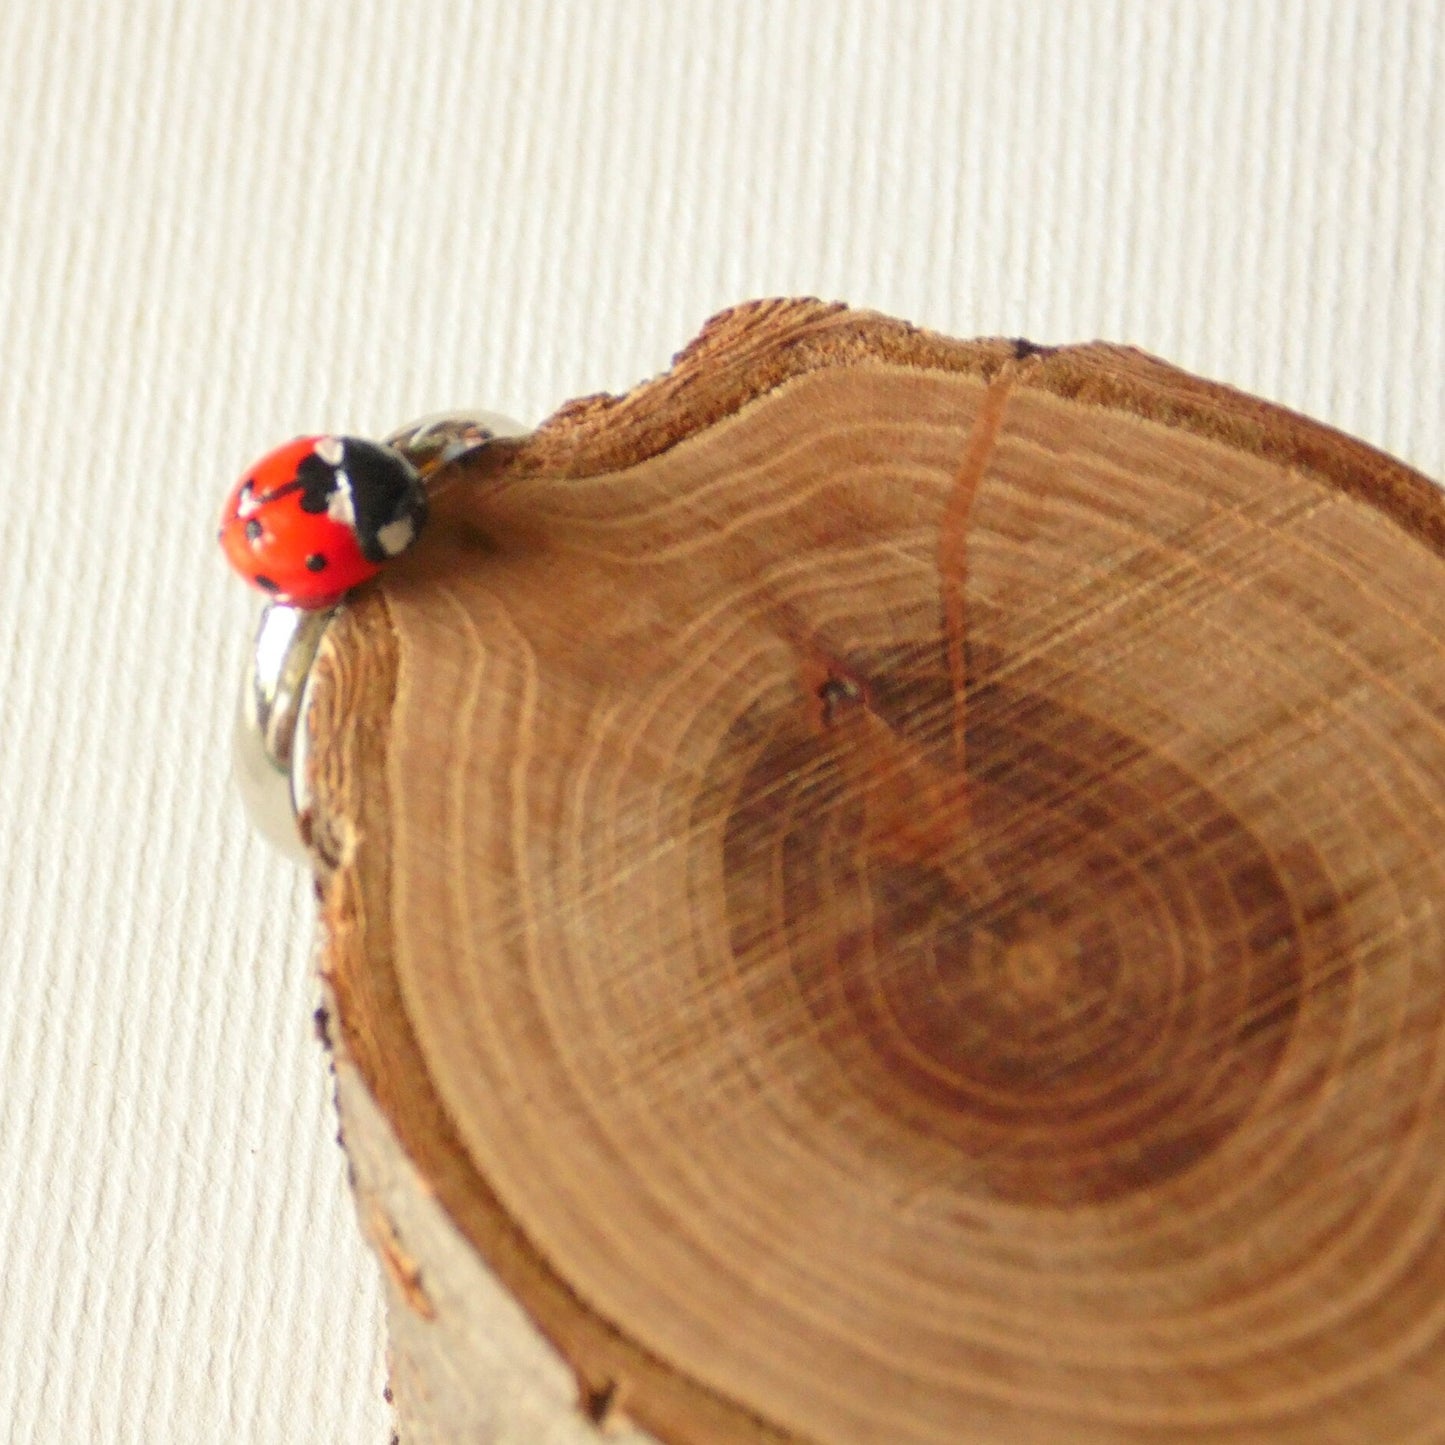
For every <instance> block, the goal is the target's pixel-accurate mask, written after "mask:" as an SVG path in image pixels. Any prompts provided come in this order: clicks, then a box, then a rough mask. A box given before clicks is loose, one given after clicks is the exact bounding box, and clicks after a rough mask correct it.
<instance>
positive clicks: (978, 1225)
mask: <svg viewBox="0 0 1445 1445" xmlns="http://www.w3.org/2000/svg"><path fill="white" fill-rule="evenodd" d="M1442 546H1445V508H1442V505H1441V502H1440V498H1439V496H1438V494H1437V492H1436V491H1435V489H1434V488H1433V487H1432V486H1431V484H1430V483H1429V482H1428V481H1426V479H1424V478H1422V477H1420V476H1418V475H1417V474H1414V473H1411V472H1410V471H1408V469H1406V468H1404V467H1402V466H1400V465H1398V464H1397V463H1394V462H1392V461H1390V460H1389V459H1388V458H1385V457H1383V456H1381V455H1379V454H1378V453H1375V452H1373V451H1371V450H1369V449H1368V448H1366V447H1364V446H1362V445H1360V444H1358V443H1355V442H1352V441H1349V440H1348V439H1346V438H1344V437H1341V436H1340V435H1338V434H1337V433H1333V432H1330V431H1329V430H1328V429H1326V428H1323V427H1320V426H1318V425H1315V424H1313V423H1310V422H1307V421H1304V420H1303V419H1301V418H1298V417H1294V416H1292V415H1290V414H1288V413H1285V412H1282V411H1280V410H1278V409H1277V408H1273V407H1270V406H1268V405H1266V404H1264V403H1262V402H1257V401H1254V400H1252V399H1249V398H1245V397H1242V396H1240V395H1238V394H1237V393H1233V392H1230V391H1228V390H1227V389H1225V388H1221V387H1217V386H1213V385H1210V384H1209V383H1205V382H1201V381H1198V380H1196V379H1194V378H1190V377H1187V376H1184V375H1183V374H1181V373H1179V372H1177V371H1175V370H1173V369H1172V368H1169V367H1167V366H1165V365H1164V364H1162V363H1159V362H1156V361H1154V360H1152V359H1150V358H1147V357H1144V356H1141V355H1139V354H1137V353H1133V352H1129V351H1126V350H1122V349H1118V348H1111V347H1103V346H1091V347H1080V348H1069V349H1065V350H1062V351H1057V352H1044V351H1040V350H1039V349H1037V348H1031V347H1028V346H1024V345H1022V344H1016V343H1010V342H1001V341H992V342H975V343H959V342H951V341H947V340H944V339H942V338H938V337H933V336H929V335H927V334H924V333H920V332H918V331H915V330H913V329H912V328H909V327H906V326H903V325H902V324H900V323H896V322H890V321H887V320H885V319H883V318H879V317H875V316H870V315H866V314H860V313H853V312H848V311H844V310H841V309H839V308H829V307H823V306H820V305H818V304H817V303H770V304H763V305H759V306H755V307H750V308H742V309H740V310H739V311H737V312H734V313H729V314H728V315H726V316H725V317H723V318H720V319H719V320H718V321H717V322H716V323H714V324H713V325H712V326H711V327H710V328H709V330H708V331H707V332H706V333H704V336H703V337H702V338H700V339H699V341H698V342H697V343H695V344H694V345H693V347H691V348H689V350H688V351H687V352H685V353H683V355H682V356H681V357H680V358H679V360H678V363H677V365H676V366H675V368H674V369H673V371H672V372H670V373H669V374H668V375H667V376H666V377H663V378H659V379H658V380H657V381H655V382H652V383H649V384H647V385H646V386H643V387H641V388H639V389H638V390H637V391H635V392H633V393H632V394H630V395H629V396H628V397H626V398H593V399H589V400H587V401H585V402H580V403H575V404H573V405H572V406H571V407H569V408H565V409H564V410H563V411H562V412H560V413H559V414H558V415H557V417H555V418H554V419H553V420H552V421H551V422H549V423H548V424H547V425H546V426H544V427H543V428H542V429H541V430H540V431H539V432H538V433H536V434H535V435H534V436H533V437H532V438H530V439H528V440H526V441H525V442H522V443H519V444H516V445H514V446H508V447H506V448H504V449H503V448H499V449H497V450H496V451H495V452H494V453H493V454H491V455H490V456H489V457H488V458H486V459H485V460H484V462H483V464H481V465H479V466H476V467H474V468H473V469H472V470H471V472H470V473H469V474H468V475H467V476H466V477H465V478H463V479H462V480H461V481H459V482H458V484H456V485H454V486H453V487H451V488H450V489H449V490H448V491H447V492H446V494H445V495H444V496H443V497H442V498H440V499H439V501H438V503H437V506H436V516H435V519H434V522H433V524H432V528H431V530H430V532H429V534H428V537H427V538H426V540H425V543H424V545H422V546H421V547H419V548H418V549H417V550H416V552H415V553H414V554H413V555H412V556H410V557H409V558H407V559H404V561H403V563H402V564H401V565H400V566H399V567H398V568H397V569H396V571H395V572H394V573H392V574H390V575H389V576H388V579H387V580H386V582H385V583H384V584H383V585H382V586H381V587H379V588H378V589H375V590H373V591H371V592H370V593H369V594H367V595H366V596H365V597H364V598H362V599H360V600H358V601H357V602H356V603H355V604H354V605H353V606H351V607H349V608H348V609H347V611H346V613H345V614H344V615H343V617H342V619H341V620H340V622H339V623H338V625H337V626H335V627H334V628H333V629H332V632H331V634H330V635H329V637H328V641H327V644H326V647H325V649H324V653H323V658H322V661H321V663H320V666H319V670H318V674H317V677H316V680H315V684H314V686H313V695H314V698H315V703H314V709H313V714H312V720H311V726H312V732H313V746H312V750H311V758H312V768H313V773H314V776H313V778H312V790H313V794H314V797H315V811H314V813H313V815H312V816H311V817H310V818H309V819H308V825H309V827H310V830H311V836H312V840H313V846H314V849H315V851H316V855H317V859H318V869H319V873H320V876H321V885H320V886H321V891H322V897H323V904H324V908H323V911H324V917H325V925H326V933H327V942H326V951H325V962H324V969H325V973H326V977H327V980H328V986H329V988H330V990H331V993H332V999H333V1008H334V1011H335V1015H336V1022H337V1025H338V1027H337V1030H336V1032H337V1039H338V1048H337V1057H338V1070H339V1074H338V1077H339V1082H340V1086H341V1093H342V1104H343V1119H344V1121H345V1122H346V1126H347V1130H348V1141H349V1143H350V1145H351V1147H352V1149H353V1155H354V1157H355V1158H356V1159H357V1161H358V1166H357V1167H358V1183H359V1188H360V1190H361V1192H362V1194H363V1198H364V1200H365V1201H366V1202H365V1203H364V1206H363V1217H364V1218H366V1219H368V1221H369V1223H368V1232H369V1233H370V1234H371V1236H372V1237H373V1239H376V1240H378V1241H379V1243H380V1244H382V1245H384V1247H383V1250H382V1252H383V1254H384V1255H387V1256H389V1258H390V1259H391V1261H392V1275H393V1301H394V1307H393V1316H394V1320H396V1321H398V1328H397V1330H396V1331H395V1332H394V1350H395V1352H396V1354H397V1356H398V1357H399V1363H398V1371H397V1374H398V1390H399V1395H402V1396H404V1397H405V1398H403V1399H402V1400H401V1402H400V1403H401V1418H402V1421H403V1423H404V1425H405V1426H406V1427H407V1429H408V1430H409V1431H410V1433H409V1434H407V1435H406V1436H405V1437H404V1438H407V1439H417V1440H426V1439H456V1438H464V1436H463V1432H464V1431H469V1432H470V1434H466V1435H465V1438H480V1439H489V1440H492V1439H495V1440H497V1441H501V1440H504V1439H511V1438H517V1439H524V1438H526V1439H538V1440H540V1439H542V1438H544V1437H543V1435H541V1434H539V1433H537V1431H538V1430H539V1429H540V1428H541V1427H539V1426H538V1425H537V1424H536V1420H537V1419H541V1418H543V1416H544V1415H545V1413H546V1412H545V1411H543V1413H542V1414H541V1415H538V1414H536V1413H535V1412H534V1413H533V1414H532V1415H529V1416H528V1417H527V1418H528V1419H529V1420H530V1421H532V1423H531V1424H529V1425H528V1426H527V1427H526V1428H527V1430H528V1431H530V1432H531V1434H526V1433H518V1432H519V1431H521V1428H522V1427H520V1426H517V1425H516V1424H515V1423H509V1417H508V1414H507V1409H504V1408H503V1407H502V1406H501V1405H499V1404H498V1400H499V1398H501V1396H502V1395H505V1394H506V1392H507V1391H510V1396H509V1398H510V1397H521V1396H525V1395H526V1394H527V1392H528V1390H529V1389H531V1388H533V1384H535V1386H536V1388H537V1389H538V1390H539V1391H541V1392H542V1393H543V1394H547V1392H548V1391H550V1392H551V1393H550V1395H549V1396H548V1398H549V1399H552V1400H553V1405H554V1406H555V1409H554V1413H555V1414H557V1415H558V1418H557V1419H556V1420H554V1421H553V1422H552V1424H549V1425H548V1426H547V1428H548V1429H555V1431H556V1432H558V1433H555V1435H549V1436H547V1437H546V1438H549V1439H550V1438H555V1439H557V1440H559V1441H560V1440H562V1439H564V1438H565V1439H568V1440H571V1439H574V1438H575V1439H584V1438H589V1437H590V1435H591V1434H592V1433H593V1426H592V1425H591V1424H590V1423H589V1422H588V1420H587V1418H586V1417H587V1415H588V1414H590V1415H591V1416H593V1417H597V1418H602V1417H606V1418H607V1419H608V1420H610V1422H611V1424H612V1425H613V1426H614V1427H615V1428H633V1429H635V1430H636V1431H638V1432H639V1433H638V1435H637V1437H636V1438H639V1439H641V1438H643V1435H642V1434H641V1433H640V1432H643V1431H645V1432H647V1438H656V1439H660V1440H665V1441H673V1442H734V1441H776V1442H805V1441H807V1442H820V1445H821V1442H830V1445H831V1442H875V1441H879V1442H881V1441H888V1442H918V1445H924V1442H937V1445H945V1442H947V1445H967V1442H985V1441H987V1442H993V1441H1000V1440H1007V1441H1010V1442H1040V1445H1043V1442H1048V1445H1053V1442H1065V1441H1068V1442H1075V1441H1085V1442H1138V1445H1146V1442H1147V1445H1155V1442H1159V1445H1162V1442H1172V1441H1178V1440H1191V1441H1199V1442H1205V1441H1208V1442H1226V1441H1227V1442H1245V1441H1282V1442H1296V1441H1298V1442H1306V1441H1309V1442H1315V1441H1318V1440H1322V1439H1339V1440H1381V1441H1385V1440H1388V1441H1392V1442H1393V1441H1398V1442H1406V1441H1427V1440H1431V1441H1433V1440H1441V1439H1445V1428H1442V1425H1441V1420H1440V1416H1441V1412H1440V1410H1439V1401H1440V1399H1441V1398H1442V1390H1445V1152H1442V1144H1445V1111H1442V1109H1441V1087H1442V1070H1445V1049H1442V1022H1445V931H1442V921H1441V916H1440V908H1439V904H1438V900H1439V899H1440V898H1441V897H1442V896H1445V850H1442V847H1441V844H1440V842H1439V839H1440V837H1441V836H1442V822H1445V727H1442V723H1441V721H1440V719H1441V718H1442V716H1445V649H1442V645H1441V639H1442V637H1445V559H1442ZM348 1100H350V1101H351V1102H350V1103H348ZM358 1129H360V1130H362V1131H363V1133H364V1136H365V1137H356V1136H357V1130H358ZM377 1211H380V1213H378V1212H377ZM398 1261H399V1263H398ZM484 1279H485V1280H492V1281H499V1282H500V1284H501V1285H502V1286H503V1287H504V1288H505V1290H506V1291H507V1292H508V1293H509V1294H510V1295H511V1296H512V1297H514V1298H515V1299H516V1300H518V1301H520V1303H521V1305H522V1306H523V1307H524V1309H525V1312H526V1316H527V1317H530V1319H531V1320H532V1321H534V1322H535V1325H536V1327H538V1328H539V1329H540V1331H541V1333H542V1335H543V1336H545V1338H546V1340H547V1341H550V1344H551V1347H552V1348H554V1349H555V1350H556V1351H557V1352H560V1356H561V1357H562V1358H564V1359H566V1360H567V1361H569V1362H570V1364H571V1366H572V1367H573V1368H574V1369H575V1371H576V1373H577V1376H578V1378H579V1380H580V1381H581V1388H580V1391H579V1392H578V1394H577V1395H576V1396H575V1397H574V1398H573V1399H572V1400H570V1401H568V1402H567V1403H566V1404H565V1405H557V1404H556V1401H557V1398H558V1390H557V1384H556V1379H555V1377H548V1380H549V1381H550V1382H547V1381H544V1380H543V1377H544V1376H545V1375H546V1372H547V1370H548V1369H549V1368H551V1367H550V1365H549V1364H548V1363H547V1359H548V1358H549V1357H548V1356H547V1354H546V1349H545V1347H544V1349H543V1353H542V1354H534V1355H532V1356H528V1359H529V1360H531V1361H532V1363H531V1364H529V1365H527V1366H525V1367H524V1366H522V1365H519V1364H517V1361H518V1360H520V1359H521V1358H522V1353H525V1351H522V1353H515V1352H514V1353H513V1354H511V1355H507V1353H506V1350H504V1349H502V1347H501V1346H499V1345H498V1341H499V1340H503V1339H505V1338H508V1337H509V1332H515V1331H517V1330H521V1331H524V1332H525V1331H526V1330H527V1329H530V1328H531V1326H530V1325H528V1324H527V1323H526V1320H525V1318H524V1317H523V1316H522V1315H521V1314H520V1313H518V1314H517V1315H516V1316H515V1317H513V1316H512V1315H509V1314H507V1313H506V1311H505V1310H504V1309H503V1308H502V1307H501V1306H495V1307H494V1306H492V1305H490V1304H489V1305H488V1306H487V1309H486V1310H485V1311H482V1312H480V1313H479V1311H478V1306H477V1300H478V1299H480V1298H481V1297H482V1294H483V1293H484V1292H485V1290H486V1289H487V1288H490V1286H487V1285H484V1284H482V1283H474V1281H479V1280H484ZM398 1281H399V1282H398ZM408 1295H410V1296H411V1297H412V1299H413V1300H417V1299H419V1300H422V1301H425V1309H424V1310H421V1311H417V1310H415V1309H410V1310H409V1308H408V1303H407V1296H408ZM487 1298H488V1299H490V1298H491V1296H490V1295H488V1296H487ZM407 1315H410V1318H409V1319H407V1318H404V1317H405V1316H407ZM398 1341H401V1343H398ZM527 1348H531V1347H530V1346H527ZM489 1350H490V1351H492V1355H491V1356H489V1357H488V1358H491V1359H492V1361H493V1363H492V1366H491V1367H490V1368H491V1370H492V1372H493V1374H494V1373H495V1371H496V1370H504V1371H505V1370H511V1371H513V1372H514V1373H513V1374H512V1376H511V1377H510V1378H509V1379H508V1380H507V1381H506V1382H505V1389H503V1386H502V1385H501V1384H499V1383H498V1382H497V1380H496V1379H495V1378H493V1374H489V1373H488V1369H487V1368H485V1367H484V1364H483V1361H482V1355H483V1354H485V1352H486V1351H489ZM519 1350H521V1347H520V1346H519ZM504 1357H505V1358H504ZM508 1360H510V1362H511V1363H507V1362H506V1361H508ZM498 1361H501V1363H498ZM525 1370H532V1371H533V1375H532V1376H530V1377H524V1372H525ZM519 1371H521V1372H523V1373H516V1372H519ZM529 1380H531V1381H532V1383H529ZM539 1382H540V1383H539ZM499 1392H500V1393H499ZM508 1408H510V1407H508ZM518 1408H519V1409H520V1408H521V1407H518ZM548 1408H552V1407H548ZM561 1414H566V1415H567V1416H568V1419H567V1420H566V1421H563V1420H562V1419H561V1418H560V1415H561ZM517 1418H520V1416H518V1417H517ZM548 1418H550V1417H548ZM509 1430H510V1431H511V1432H512V1433H511V1434H509V1433H508V1431H509ZM568 1432H573V1433H568Z"/></svg>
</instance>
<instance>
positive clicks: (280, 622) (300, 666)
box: [234, 412, 528, 862]
mask: <svg viewBox="0 0 1445 1445" xmlns="http://www.w3.org/2000/svg"><path fill="white" fill-rule="evenodd" d="M527 430H528V429H527V428H526V427H524V426H522V425H520V423H518V422H514V421H512V420H510V419H509V418H507V417H504V416H498V415H496V414H494V413H491V412H472V413H468V414H466V415H446V416H436V417H426V418H424V419H422V420H421V421H418V422H413V423H412V424H411V425H410V426H406V427H402V428H401V429H399V430H398V431H395V432H393V433H392V434H391V435H390V436H388V437H387V438H386V444H387V445H388V446H390V447H394V448H395V449H396V450H397V451H399V452H400V453H401V454H402V455H403V456H404V457H406V459H407V460H408V461H409V462H411V464H412V465H413V466H414V467H416V469H417V470H418V471H419V472H420V473H421V475H422V478H423V480H425V481H426V482H428V484H432V483H433V479H434V478H435V477H436V476H437V474H438V473H439V472H440V471H441V470H442V469H443V468H444V467H446V466H448V465H450V464H451V463H452V462H454V461H456V460H457V459H458V458H460V457H463V456H466V455H468V454H469V453H471V452H473V451H475V450H476V449H477V448H478V447H483V446H486V445H487V443H488V442H491V441H495V440H497V439H498V438H501V437H517V436H525V435H526V433H527ZM344 605H345V604H344V603H343V604H342V606H344ZM337 611H338V609H337V608H335V607H329V608H324V609H321V610H318V611H308V610H305V609H303V608H300V607H292V606H289V605H287V604H285V603H281V602H272V603H269V604H268V605H267V606H266V607H265V609H264V610H263V611H262V613H261V619H260V622H259V623H258V625H257V628H256V636H255V642H254V645H253V646H252V649H251V658H250V661H249V662H248V664H247V667H246V677H245V680H244V682H243V684H242V687H241V703H240V709H239V713H238V716H237V719H236V735H235V748H234V768H235V774H236V781H237V784H238V786H239V788H240V791H241V796H242V799H243V800H244V802H245V804H246V809H247V811H248V812H249V813H250V815H251V819H252V821H253V822H254V823H255V825H256V827H257V828H258V829H259V830H260V831H261V833H262V834H263V835H264V836H265V837H266V838H267V839H269V840H270V841H271V842H272V843H274V844H275V845H276V846H277V847H278V848H280V849H282V850H283V851H284V852H286V853H288V854H289V855H290V856H292V857H293V858H296V859H297V860H298V861H301V862H309V855H308V853H307V851H306V847H305V844H304V842H303V841H302V838H301V834H300V832H299V830H298V828H297V826H296V825H297V818H298V817H299V814H300V810H301V807H302V806H303V803H304V798H303V790H304V787H305V757H306V742H307V733H306V706H307V683H308V681H309V679H310V675H311V665H312V663H313V662H315V660H316V653H317V650H318V649H319V648H320V646H321V639H322V637H323V636H324V635H325V633H326V628H327V626H328V624H329V623H330V621H331V619H332V618H333V617H334V616H335V615H336V613H337Z"/></svg>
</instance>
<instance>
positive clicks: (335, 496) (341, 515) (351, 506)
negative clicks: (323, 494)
mask: <svg viewBox="0 0 1445 1445" xmlns="http://www.w3.org/2000/svg"><path fill="white" fill-rule="evenodd" d="M326 515H327V516H328V517H330V518H331V520H332V521H333V522H340V523H342V525H343V526H347V527H350V528H351V530H352V531H353V532H354V531H355V530H356V505H355V503H354V501H353V500H352V496H351V478H350V477H348V476H347V475H346V473H345V472H337V474H336V490H335V491H334V492H332V494H331V499H330V500H329V501H328V502H327V503H326Z"/></svg>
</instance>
